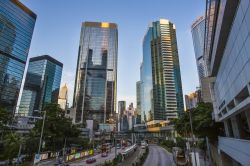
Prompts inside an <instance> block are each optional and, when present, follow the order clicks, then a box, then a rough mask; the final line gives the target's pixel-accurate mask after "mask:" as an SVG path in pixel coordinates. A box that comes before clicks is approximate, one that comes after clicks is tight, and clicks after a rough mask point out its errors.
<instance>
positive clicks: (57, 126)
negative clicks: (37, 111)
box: [28, 104, 80, 153]
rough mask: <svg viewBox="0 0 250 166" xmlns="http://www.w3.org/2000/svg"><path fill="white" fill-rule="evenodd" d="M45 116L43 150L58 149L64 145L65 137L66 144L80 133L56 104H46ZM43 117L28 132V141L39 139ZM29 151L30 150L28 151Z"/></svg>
mask: <svg viewBox="0 0 250 166" xmlns="http://www.w3.org/2000/svg"><path fill="white" fill-rule="evenodd" d="M44 110H46V118H45V125H44V133H43V141H44V142H45V147H44V150H51V151H58V150H61V149H62V148H63V146H64V142H65V139H67V144H70V143H71V141H72V142H74V140H76V139H72V138H77V137H78V136H79V134H80V131H79V130H78V129H77V127H76V126H75V125H73V124H72V122H71V119H69V118H66V117H65V116H64V111H62V109H61V108H60V107H59V105H58V104H47V105H46V107H45V109H44ZM42 123H43V119H41V120H38V121H37V122H36V124H35V127H34V128H33V129H32V131H31V132H30V136H29V138H28V141H36V142H38V141H39V137H40V134H41V129H42ZM30 153H31V152H30Z"/></svg>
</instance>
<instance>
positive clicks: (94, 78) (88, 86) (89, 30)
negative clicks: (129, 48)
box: [73, 22, 118, 123]
mask: <svg viewBox="0 0 250 166" xmlns="http://www.w3.org/2000/svg"><path fill="white" fill-rule="evenodd" d="M117 45H118V31H117V25H116V24H114V23H107V22H84V23H83V24H82V29H81V37H80V45H79V52H78V62H77V69H76V79H75V90H74V101H73V104H74V108H75V109H76V123H85V120H87V119H94V120H96V121H97V122H98V123H106V120H108V119H109V115H110V114H111V113H114V112H115V109H116V104H115V103H116V77H117V76H116V75H117Z"/></svg>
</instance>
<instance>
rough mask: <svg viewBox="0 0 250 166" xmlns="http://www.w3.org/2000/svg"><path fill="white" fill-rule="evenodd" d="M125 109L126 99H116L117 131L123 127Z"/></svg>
mask: <svg viewBox="0 0 250 166" xmlns="http://www.w3.org/2000/svg"><path fill="white" fill-rule="evenodd" d="M125 111H126V101H118V131H121V130H122V128H123V126H122V125H123V116H124V113H125Z"/></svg>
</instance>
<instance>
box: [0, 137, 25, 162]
mask: <svg viewBox="0 0 250 166" xmlns="http://www.w3.org/2000/svg"><path fill="white" fill-rule="evenodd" d="M21 143H22V140H21V137H20V136H19V135H17V134H16V133H8V134H7V135H5V137H4V142H3V144H4V146H3V147H4V151H3V153H4V155H3V158H4V159H9V160H11V161H12V159H13V158H15V157H17V155H18V152H19V148H20V145H21Z"/></svg>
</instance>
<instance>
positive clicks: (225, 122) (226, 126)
mask: <svg viewBox="0 0 250 166" xmlns="http://www.w3.org/2000/svg"><path fill="white" fill-rule="evenodd" d="M229 120H230V119H229ZM227 121H228V120H225V121H224V129H225V134H226V136H227V137H230V134H229V128H228V123H227Z"/></svg>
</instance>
